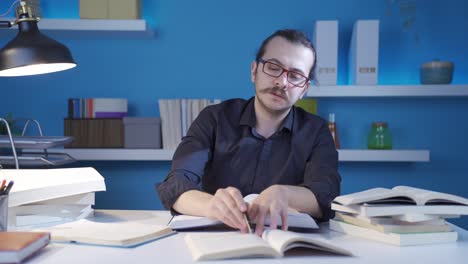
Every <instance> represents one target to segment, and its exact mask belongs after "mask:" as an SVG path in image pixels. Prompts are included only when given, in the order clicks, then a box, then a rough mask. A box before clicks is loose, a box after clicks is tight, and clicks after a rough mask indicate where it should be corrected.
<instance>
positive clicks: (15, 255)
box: [0, 232, 50, 263]
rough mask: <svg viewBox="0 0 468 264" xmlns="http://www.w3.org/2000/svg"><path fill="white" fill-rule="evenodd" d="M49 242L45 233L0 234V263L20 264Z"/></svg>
mask: <svg viewBox="0 0 468 264" xmlns="http://www.w3.org/2000/svg"><path fill="white" fill-rule="evenodd" d="M49 241H50V234H49V233H46V232H0V263H20V262H22V261H23V260H25V259H26V258H27V257H29V256H31V255H33V254H34V253H35V252H37V251H38V250H40V249H41V248H43V247H45V246H46V245H47V244H49Z"/></svg>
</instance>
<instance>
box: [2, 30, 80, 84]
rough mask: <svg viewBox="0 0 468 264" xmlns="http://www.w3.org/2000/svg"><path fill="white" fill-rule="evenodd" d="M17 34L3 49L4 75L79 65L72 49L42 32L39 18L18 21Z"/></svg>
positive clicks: (28, 73)
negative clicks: (72, 53) (71, 51)
mask: <svg viewBox="0 0 468 264" xmlns="http://www.w3.org/2000/svg"><path fill="white" fill-rule="evenodd" d="M18 26H19V32H18V34H17V35H16V37H15V38H14V39H13V40H11V41H10V42H8V44H7V45H6V46H5V47H3V48H2V49H1V50H0V76H24V75H35V74H43V73H50V72H56V71H62V70H67V69H70V68H73V67H75V66H76V63H75V61H74V60H73V57H72V55H71V53H70V50H69V49H68V48H67V47H66V46H65V45H63V44H61V43H59V42H57V41H55V40H53V39H51V38H49V37H47V36H46V35H44V34H42V33H41V32H39V29H38V27H37V21H22V22H19V23H18Z"/></svg>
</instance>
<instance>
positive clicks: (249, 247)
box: [185, 230, 352, 261]
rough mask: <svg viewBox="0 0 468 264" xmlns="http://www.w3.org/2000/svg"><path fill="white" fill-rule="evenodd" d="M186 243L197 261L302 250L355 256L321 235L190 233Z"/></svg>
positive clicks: (279, 232)
mask: <svg viewBox="0 0 468 264" xmlns="http://www.w3.org/2000/svg"><path fill="white" fill-rule="evenodd" d="M185 242H186V244H187V246H188V248H189V250H190V252H191V253H192V257H193V259H194V260H195V261H202V260H217V259H232V258H248V257H254V258H258V257H282V256H283V255H284V253H285V252H286V251H288V250H290V249H293V248H296V247H300V248H308V249H312V250H313V251H327V252H331V253H335V254H341V255H347V256H352V253H351V252H350V251H349V250H347V249H345V248H342V247H338V246H336V245H334V243H333V241H332V240H330V239H328V238H326V237H324V236H321V235H320V234H301V233H295V232H290V231H283V230H265V231H264V232H263V235H262V237H259V236H257V235H255V234H242V233H240V232H221V233H219V232H216V233H190V234H188V235H186V236H185Z"/></svg>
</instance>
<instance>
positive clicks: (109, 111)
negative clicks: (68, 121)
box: [68, 98, 128, 119]
mask: <svg viewBox="0 0 468 264" xmlns="http://www.w3.org/2000/svg"><path fill="white" fill-rule="evenodd" d="M127 114H128V100H127V99H125V98H70V99H68V118H75V119H77V118H122V117H125V116H127Z"/></svg>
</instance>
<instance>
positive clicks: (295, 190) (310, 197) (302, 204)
mask: <svg viewBox="0 0 468 264" xmlns="http://www.w3.org/2000/svg"><path fill="white" fill-rule="evenodd" d="M282 186H283V187H285V188H286V191H287V193H288V205H289V207H291V208H293V209H296V210H297V211H299V212H302V213H307V214H310V215H312V216H314V217H318V218H320V217H322V210H321V209H320V206H319V204H318V201H317V198H316V197H315V195H314V193H313V192H311V191H310V190H309V189H307V188H305V187H302V186H292V185H282Z"/></svg>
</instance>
